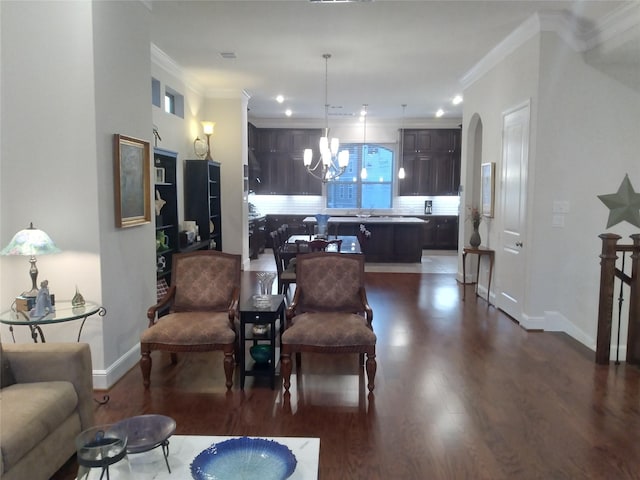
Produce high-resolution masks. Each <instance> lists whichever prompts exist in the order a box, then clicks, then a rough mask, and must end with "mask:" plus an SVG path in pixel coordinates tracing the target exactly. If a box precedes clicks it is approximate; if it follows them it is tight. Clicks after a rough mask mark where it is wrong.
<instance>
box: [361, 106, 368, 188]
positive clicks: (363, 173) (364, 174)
mask: <svg viewBox="0 0 640 480" xmlns="http://www.w3.org/2000/svg"><path fill="white" fill-rule="evenodd" d="M367 107H368V105H367V104H366V103H363V104H362V111H361V112H360V115H362V121H363V122H364V128H363V129H362V131H363V132H364V133H363V135H362V170H360V178H361V179H362V180H366V179H367V153H368V152H369V149H368V148H367Z"/></svg>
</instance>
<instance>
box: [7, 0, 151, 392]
mask: <svg viewBox="0 0 640 480" xmlns="http://www.w3.org/2000/svg"><path fill="white" fill-rule="evenodd" d="M0 9H2V59H3V64H2V67H3V68H2V101H3V109H2V136H3V142H2V146H1V149H2V159H3V161H2V165H1V168H2V188H1V191H0V199H1V202H0V203H1V205H2V207H0V208H1V212H2V218H1V219H0V225H2V238H1V239H0V243H2V244H3V245H5V244H6V243H8V242H9V240H10V238H11V235H12V234H13V233H14V232H15V231H17V230H18V229H20V228H23V227H25V226H26V224H27V223H28V222H29V221H33V222H34V224H35V225H36V226H38V227H41V228H42V229H44V230H45V231H47V232H48V233H49V234H50V235H51V236H52V237H53V239H54V240H55V241H56V243H57V244H58V246H59V247H60V248H61V249H62V250H63V253H62V254H59V255H50V256H46V257H42V258H41V259H39V261H38V265H39V269H40V279H44V278H47V279H48V280H49V282H50V290H51V292H52V293H55V294H56V297H57V299H70V298H71V297H72V296H73V293H74V290H75V285H78V288H79V289H80V291H81V293H82V294H83V295H84V296H85V298H87V299H91V300H94V301H97V302H99V303H101V304H102V305H104V307H105V308H106V310H107V315H106V317H104V318H102V319H101V318H99V317H92V318H90V319H89V320H88V321H87V323H86V324H85V328H84V331H83V335H82V340H83V341H88V342H89V343H90V344H91V350H92V359H93V367H94V385H95V386H96V387H106V386H108V385H109V384H111V383H113V381H115V380H116V379H117V378H119V376H120V375H122V374H123V373H124V371H126V370H127V369H128V368H129V367H130V366H132V365H133V364H134V363H135V361H137V359H138V350H137V342H138V339H139V334H140V332H141V331H142V330H143V329H144V328H145V327H146V324H147V321H146V315H145V313H146V309H147V308H148V306H149V305H151V304H152V303H153V302H154V301H155V258H154V248H153V245H154V228H153V225H152V224H147V225H143V226H139V227H133V228H128V229H117V228H116V227H115V219H114V187H113V185H114V173H113V158H114V157H113V153H114V147H113V134H114V133H121V134H125V135H128V136H132V137H137V138H140V139H143V140H148V141H149V140H151V138H152V131H151V123H152V122H151V109H150V55H149V20H150V18H149V15H150V14H149V11H148V10H147V8H146V7H145V6H144V4H143V3H142V2H55V3H54V2H1V3H0ZM149 168H151V165H149ZM0 262H1V265H2V273H1V274H0V275H2V278H3V281H2V290H1V291H0V302H1V304H2V305H3V306H4V305H7V306H8V305H9V304H10V303H11V299H12V298H13V297H14V296H15V295H17V294H19V293H20V292H21V291H22V290H24V289H25V288H26V287H27V286H28V283H27V282H26V280H27V266H28V264H27V263H26V259H24V258H11V257H2V258H0ZM78 328H79V322H69V323H63V324H59V325H56V326H50V327H49V326H48V327H46V336H47V340H48V341H54V340H60V341H73V340H75V338H76V335H77V332H78ZM25 333H26V332H24V330H20V338H18V339H17V340H18V341H30V340H29V339H28V337H27V336H26V335H25ZM3 338H5V339H6V338H7V333H6V330H3ZM131 352H133V354H131ZM127 354H130V355H129V357H126V355H127Z"/></svg>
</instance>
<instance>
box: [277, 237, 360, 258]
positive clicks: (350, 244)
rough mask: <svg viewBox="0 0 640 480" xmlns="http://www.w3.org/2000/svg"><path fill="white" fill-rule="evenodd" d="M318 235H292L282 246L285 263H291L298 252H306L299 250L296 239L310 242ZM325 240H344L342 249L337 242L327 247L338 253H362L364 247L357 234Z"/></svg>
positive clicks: (281, 250)
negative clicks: (337, 245) (338, 247)
mask: <svg viewBox="0 0 640 480" xmlns="http://www.w3.org/2000/svg"><path fill="white" fill-rule="evenodd" d="M315 238H316V237H315V236H314V235H291V236H290V237H289V238H287V240H286V241H285V243H284V244H283V245H282V246H281V247H280V256H281V257H282V259H283V260H284V263H285V265H288V264H289V261H290V260H291V259H292V258H295V257H296V255H298V254H304V253H306V252H304V251H299V248H298V244H297V243H296V241H298V242H299V241H306V242H309V241H311V240H314V239H315ZM325 240H342V243H341V244H340V249H339V250H338V249H337V247H336V244H330V245H329V246H328V247H327V250H326V251H327V252H337V253H348V254H355V255H361V254H362V247H361V246H360V242H359V241H358V237H356V236H355V235H337V236H336V235H331V237H330V238H325Z"/></svg>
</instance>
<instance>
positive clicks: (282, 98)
mask: <svg viewBox="0 0 640 480" xmlns="http://www.w3.org/2000/svg"><path fill="white" fill-rule="evenodd" d="M276 102H278V103H282V102H284V97H283V96H282V95H278V96H277V97H276Z"/></svg>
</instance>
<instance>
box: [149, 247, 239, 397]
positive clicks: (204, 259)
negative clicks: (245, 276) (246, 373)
mask: <svg viewBox="0 0 640 480" xmlns="http://www.w3.org/2000/svg"><path fill="white" fill-rule="evenodd" d="M240 258H241V257H240V255H232V254H228V253H222V252H218V251H216V250H201V251H195V252H190V253H180V254H176V255H174V256H173V265H172V268H171V286H170V287H169V291H168V292H167V294H166V295H165V296H164V297H163V298H162V299H161V300H160V302H159V303H158V304H156V305H154V306H152V307H150V308H149V310H148V311H147V317H148V319H149V328H147V329H146V330H145V331H144V332H142V335H141V336H140V351H141V354H142V358H141V359H140V368H141V370H142V379H143V382H144V386H145V387H146V388H149V384H150V376H151V352H152V351H153V350H164V351H167V352H171V360H172V362H173V363H176V361H177V358H176V353H177V352H208V351H213V350H222V352H224V373H225V377H226V386H227V388H228V389H230V388H231V386H232V385H233V379H232V377H233V367H234V359H233V354H234V351H235V345H236V343H237V342H236V329H235V320H236V318H237V316H238V314H237V310H238V301H239V297H240ZM167 308H168V309H169V313H168V314H167V315H164V316H160V317H159V316H158V312H161V311H164V310H166V309H167Z"/></svg>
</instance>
